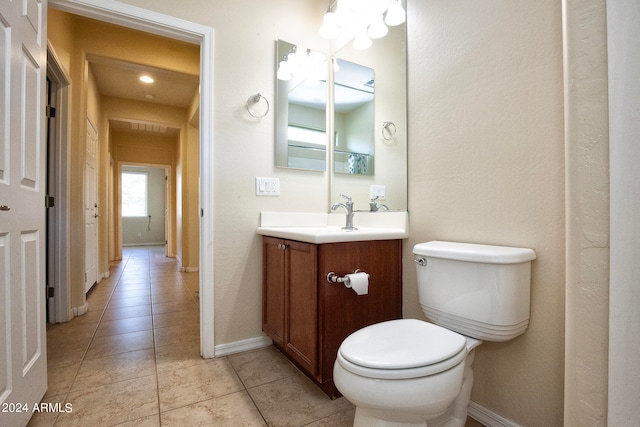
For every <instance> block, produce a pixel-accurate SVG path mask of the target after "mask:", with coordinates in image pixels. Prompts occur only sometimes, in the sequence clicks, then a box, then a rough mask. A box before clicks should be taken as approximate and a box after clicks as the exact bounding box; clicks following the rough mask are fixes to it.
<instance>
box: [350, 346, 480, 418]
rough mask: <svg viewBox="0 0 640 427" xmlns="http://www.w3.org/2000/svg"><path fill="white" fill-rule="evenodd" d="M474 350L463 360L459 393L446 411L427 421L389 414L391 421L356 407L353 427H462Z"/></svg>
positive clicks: (471, 380)
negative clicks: (463, 365) (462, 373)
mask: <svg viewBox="0 0 640 427" xmlns="http://www.w3.org/2000/svg"><path fill="white" fill-rule="evenodd" d="M474 357H475V350H474V349H472V350H471V351H470V352H469V353H468V354H467V357H466V359H465V367H464V375H463V378H462V386H461V388H460V393H459V394H458V396H457V397H456V399H455V400H454V401H453V403H452V404H451V406H449V407H448V408H447V410H446V411H445V412H444V413H442V414H439V415H436V416H434V417H432V418H429V419H416V418H415V417H411V416H410V417H407V418H405V419H403V414H398V413H390V414H388V415H390V418H394V419H393V420H391V419H383V418H381V417H380V416H379V415H378V416H376V415H374V413H373V412H372V411H370V410H368V409H367V408H362V407H356V415H355V418H354V420H353V426H354V427H464V424H465V422H466V421H467V406H468V405H469V401H470V400H471V388H472V387H473V367H472V364H473V359H474Z"/></svg>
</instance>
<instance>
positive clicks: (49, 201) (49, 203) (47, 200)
mask: <svg viewBox="0 0 640 427" xmlns="http://www.w3.org/2000/svg"><path fill="white" fill-rule="evenodd" d="M55 205H56V199H55V197H53V196H50V195H48V194H47V195H46V196H45V197H44V207H45V208H52V207H54V206H55Z"/></svg>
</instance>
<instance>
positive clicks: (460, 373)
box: [333, 319, 480, 427]
mask: <svg viewBox="0 0 640 427" xmlns="http://www.w3.org/2000/svg"><path fill="white" fill-rule="evenodd" d="M479 344H480V341H478V340H474V339H467V338H465V337H464V336H462V335H460V334H458V333H455V332H452V331H449V330H447V329H445V328H442V327H440V326H437V325H434V324H431V323H427V322H423V321H421V320H416V319H400V320H391V321H388V322H382V323H378V324H375V325H371V326H367V327H365V328H363V329H360V330H358V331H356V332H355V333H353V334H352V335H350V336H349V337H348V338H347V339H345V341H344V342H343V343H342V345H341V346H340V348H339V349H338V355H337V358H336V363H335V365H334V369H333V381H334V384H335V385H336V387H337V388H338V390H340V391H341V392H342V394H343V395H344V396H345V397H346V398H347V399H348V400H349V401H351V402H352V403H353V404H354V405H355V406H356V422H355V423H354V426H372V427H373V426H384V425H388V423H395V424H402V425H407V426H427V425H429V426H431V425H432V424H433V423H435V424H433V425H441V424H442V423H443V422H447V421H449V422H451V421H452V420H454V421H455V418H456V416H462V417H463V421H462V424H459V425H464V418H465V417H466V410H465V411H462V412H463V413H462V414H460V412H461V411H456V408H458V407H459V406H460V405H462V406H463V407H464V408H466V406H467V404H468V400H469V396H468V394H469V393H467V395H465V394H464V392H463V390H465V391H466V390H468V391H470V390H471V384H467V385H466V387H463V382H464V381H467V382H468V381H469V380H471V381H472V377H471V378H469V374H470V373H471V371H470V363H467V362H468V361H469V360H471V359H472V357H471V358H470V357H469V356H468V355H469V352H472V351H473V349H474V348H475V347H476V346H477V345H479ZM465 377H467V378H466V379H465ZM456 401H460V402H461V403H460V404H458V405H456V404H454V403H455V402H456ZM448 425H458V424H448Z"/></svg>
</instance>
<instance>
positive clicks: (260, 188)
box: [256, 176, 280, 196]
mask: <svg viewBox="0 0 640 427" xmlns="http://www.w3.org/2000/svg"><path fill="white" fill-rule="evenodd" d="M279 195H280V178H265V177H260V176H257V177H256V196H279Z"/></svg>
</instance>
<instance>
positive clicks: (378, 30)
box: [367, 15, 389, 39]
mask: <svg viewBox="0 0 640 427" xmlns="http://www.w3.org/2000/svg"><path fill="white" fill-rule="evenodd" d="M388 32H389V29H388V28H387V26H386V25H384V21H383V20H382V15H380V16H378V17H377V18H376V19H374V20H373V22H372V23H371V25H369V31H367V34H368V35H369V37H371V38H372V39H381V38H382V37H384V36H386V35H387V33H388Z"/></svg>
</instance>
